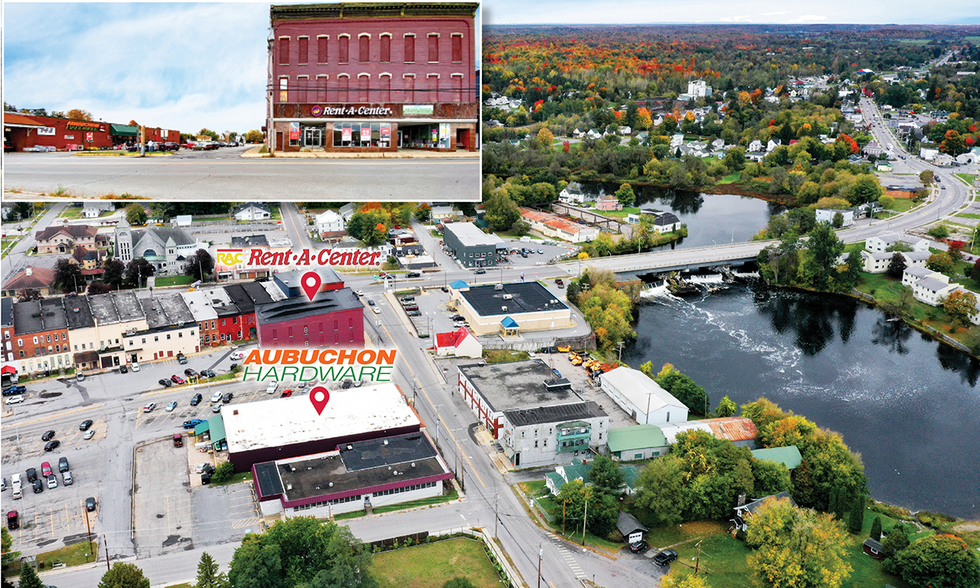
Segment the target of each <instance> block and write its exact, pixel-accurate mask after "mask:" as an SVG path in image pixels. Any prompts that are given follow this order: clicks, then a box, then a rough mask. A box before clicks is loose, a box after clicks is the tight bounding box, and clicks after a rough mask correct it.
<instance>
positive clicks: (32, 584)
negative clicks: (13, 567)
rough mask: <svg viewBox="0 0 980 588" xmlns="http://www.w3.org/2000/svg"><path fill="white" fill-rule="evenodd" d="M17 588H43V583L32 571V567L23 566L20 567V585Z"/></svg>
mask: <svg viewBox="0 0 980 588" xmlns="http://www.w3.org/2000/svg"><path fill="white" fill-rule="evenodd" d="M18 588H44V583H43V582H41V578H39V577H38V576H37V572H35V571H34V566H31V565H29V564H26V563H25V564H24V565H22V566H20V584H18Z"/></svg>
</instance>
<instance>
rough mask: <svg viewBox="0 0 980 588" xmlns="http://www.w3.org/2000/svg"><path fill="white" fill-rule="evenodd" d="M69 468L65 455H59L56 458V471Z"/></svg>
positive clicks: (64, 470)
mask: <svg viewBox="0 0 980 588" xmlns="http://www.w3.org/2000/svg"><path fill="white" fill-rule="evenodd" d="M70 469H71V468H70V467H68V458H67V457H59V458H58V471H59V472H67V471H68V470H70Z"/></svg>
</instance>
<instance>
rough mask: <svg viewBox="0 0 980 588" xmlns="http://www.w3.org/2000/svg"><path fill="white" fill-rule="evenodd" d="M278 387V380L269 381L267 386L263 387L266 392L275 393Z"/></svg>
mask: <svg viewBox="0 0 980 588" xmlns="http://www.w3.org/2000/svg"><path fill="white" fill-rule="evenodd" d="M278 389H279V382H269V387H268V388H266V389H265V393H266V394H275V393H276V390H278Z"/></svg>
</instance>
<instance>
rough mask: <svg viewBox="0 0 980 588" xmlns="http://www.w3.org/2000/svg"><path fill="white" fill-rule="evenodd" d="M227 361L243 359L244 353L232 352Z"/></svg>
mask: <svg viewBox="0 0 980 588" xmlns="http://www.w3.org/2000/svg"><path fill="white" fill-rule="evenodd" d="M228 359H231V360H236V359H245V353H244V352H242V351H235V352H232V354H231V356H229V357H228Z"/></svg>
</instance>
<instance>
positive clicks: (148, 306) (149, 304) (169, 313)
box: [143, 292, 197, 329]
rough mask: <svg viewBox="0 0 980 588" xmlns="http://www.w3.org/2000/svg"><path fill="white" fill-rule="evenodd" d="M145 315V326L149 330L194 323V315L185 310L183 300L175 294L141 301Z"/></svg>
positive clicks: (159, 295) (158, 294)
mask: <svg viewBox="0 0 980 588" xmlns="http://www.w3.org/2000/svg"><path fill="white" fill-rule="evenodd" d="M143 312H145V313H146V326H147V328H150V329H162V328H165V327H174V326H183V325H189V324H192V323H196V322H197V321H195V320H194V314H193V313H192V312H191V311H190V309H189V308H187V304H185V303H184V299H183V298H182V297H181V295H180V294H179V293H177V292H173V293H166V294H160V293H157V294H155V295H153V296H152V297H151V298H146V299H144V300H143Z"/></svg>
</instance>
